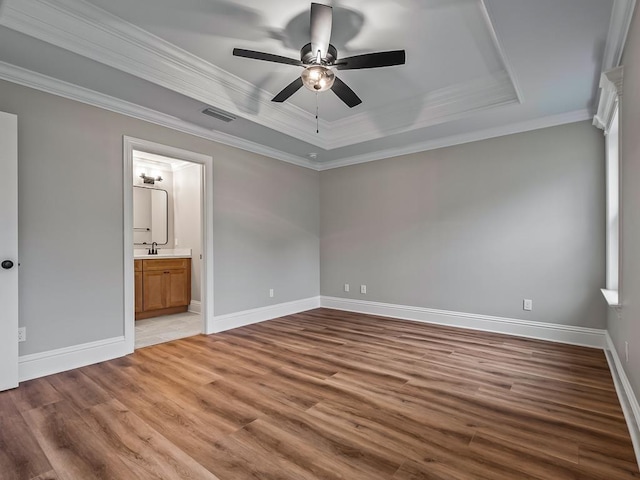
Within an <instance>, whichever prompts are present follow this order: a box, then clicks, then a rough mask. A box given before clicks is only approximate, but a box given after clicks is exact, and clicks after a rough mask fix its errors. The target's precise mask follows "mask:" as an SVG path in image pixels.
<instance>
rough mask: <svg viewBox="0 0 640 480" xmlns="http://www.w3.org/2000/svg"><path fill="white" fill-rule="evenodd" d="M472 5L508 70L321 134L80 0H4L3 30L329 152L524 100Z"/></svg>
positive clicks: (289, 111) (223, 74)
mask: <svg viewBox="0 0 640 480" xmlns="http://www.w3.org/2000/svg"><path fill="white" fill-rule="evenodd" d="M477 3H478V6H479V8H480V11H481V12H483V17H484V22H485V24H486V28H487V29H488V31H489V33H490V35H491V37H492V39H493V44H494V48H495V49H496V53H497V54H498V56H499V57H500V58H501V60H502V63H503V65H504V66H505V71H504V72H500V73H499V74H497V75H496V76H494V77H489V78H486V79H484V80H482V81H480V82H461V83H459V84H457V85H454V86H452V87H447V88H443V89H441V90H438V91H435V92H429V93H427V94H426V95H424V96H423V97H421V98H418V99H416V98H410V99H408V100H406V101H405V102H401V103H398V104H394V105H391V106H387V107H383V108H380V109H377V110H376V111H374V112H372V111H371V110H368V111H366V112H363V113H355V114H353V115H349V116H347V117H345V118H343V119H341V120H339V121H334V122H327V121H321V122H320V123H321V133H320V135H318V134H317V133H316V128H315V116H314V115H312V114H311V113H309V112H306V111H305V110H303V109H301V108H299V107H296V106H294V105H293V104H291V103H286V102H285V103H283V104H277V105H274V104H273V103H272V102H271V101H269V100H268V99H269V98H270V97H271V95H270V94H269V93H268V92H266V91H264V90H260V89H256V86H255V85H253V84H251V83H249V82H247V81H245V80H243V79H241V78H239V77H237V76H235V75H232V74H231V73H229V72H227V71H225V70H223V69H221V68H219V67H217V66H215V65H213V64H211V63H208V62H206V61H204V60H202V59H201V58H199V57H197V56H195V55H193V54H191V53H189V52H187V51H185V50H183V49H181V48H179V47H177V46H175V45H173V44H171V43H169V42H167V41H166V40H163V39H161V38H159V37H157V36H155V35H153V34H151V33H149V32H147V31H146V30H143V29H142V28H139V27H137V26H135V25H133V24H131V23H128V22H126V21H124V20H123V19H121V18H119V17H117V16H115V15H112V14H110V13H108V12H106V11H104V10H102V9H100V8H98V7H96V6H95V5H92V4H90V3H87V2H86V1H84V0H4V2H3V7H4V8H3V11H2V15H1V16H0V25H4V26H6V27H8V28H11V29H14V30H17V31H19V32H22V33H24V34H27V35H30V36H33V37H35V38H38V39H40V40H42V41H45V42H47V43H50V44H52V45H56V46H58V47H60V48H64V49H66V50H69V51H71V52H74V53H76V54H78V55H82V56H84V57H87V58H90V59H92V60H95V61H97V62H100V63H103V64H105V65H109V66H111V67H113V68H116V69H118V70H120V71H123V72H126V73H129V74H131V75H134V76H136V77H138V78H142V79H144V80H147V81H149V82H152V83H154V84H157V85H160V86H162V87H164V88H168V89H170V90H172V91H175V92H178V93H180V94H183V95H185V96H188V97H190V98H193V99H196V100H198V101H201V102H203V103H205V104H207V105H213V106H216V107H218V108H222V109H223V110H225V111H228V112H230V113H232V114H234V115H237V116H239V117H242V118H245V119H248V120H250V121H252V122H255V123H257V124H260V125H263V126H266V127H268V128H271V129H274V130H276V131H279V132H281V133H284V134H286V135H289V136H291V137H294V138H297V139H299V140H302V141H305V142H307V143H309V144H311V145H314V146H316V147H319V148H321V149H324V150H333V149H336V148H341V147H344V146H348V145H353V144H356V143H361V142H365V141H368V140H373V139H376V138H382V137H384V136H387V135H392V134H397V133H402V132H406V131H411V130H416V129H420V128H424V127H427V126H431V125H436V124H440V123H444V122H447V121H451V120H453V119H456V118H460V117H461V116H462V115H464V114H467V113H472V112H476V111H478V110H482V109H486V108H490V107H495V106H500V105H505V104H508V103H513V102H517V101H521V98H522V95H521V93H520V91H519V87H518V85H517V82H516V81H515V80H514V79H515V77H514V76H513V73H512V70H511V68H510V66H509V62H508V60H507V59H506V57H505V55H504V51H503V49H502V47H501V46H500V42H499V40H498V36H497V34H496V32H495V29H494V28H493V25H492V22H491V18H490V16H489V14H488V11H487V10H486V6H485V4H484V1H483V0H477ZM247 99H249V100H250V101H252V102H257V103H258V105H259V108H258V109H257V111H258V112H259V113H258V114H253V113H250V112H247V111H245V110H243V109H242V108H241V106H240V105H241V102H242V103H244V102H246V101H247ZM417 105H421V106H422V108H421V110H420V111H419V112H418V113H417V118H413V119H411V120H407V115H406V112H412V111H415V110H416V106H417ZM376 119H378V121H377V122H376ZM380 119H383V120H384V121H383V122H380ZM381 123H383V124H384V126H383V127H381V126H380V125H381Z"/></svg>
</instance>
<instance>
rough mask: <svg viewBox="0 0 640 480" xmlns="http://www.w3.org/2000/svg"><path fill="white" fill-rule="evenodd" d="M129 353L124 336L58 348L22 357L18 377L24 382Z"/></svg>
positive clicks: (19, 361)
mask: <svg viewBox="0 0 640 480" xmlns="http://www.w3.org/2000/svg"><path fill="white" fill-rule="evenodd" d="M129 353H131V352H130V351H129V350H128V349H127V346H126V343H125V341H124V337H123V336H122V337H115V338H109V339H106V340H99V341H97V342H90V343H83V344H81V345H74V346H72V347H65V348H58V349H56V350H50V351H47V352H42V353H33V354H30V355H22V356H21V357H20V358H19V359H18V375H19V378H20V381H21V382H24V381H26V380H31V379H33V378H39V377H44V376H47V375H52V374H54V373H60V372H65V371H67V370H72V369H74V368H80V367H84V366H86V365H91V364H93V363H98V362H104V361H105V360H111V359H114V358H118V357H123V356H125V355H128V354H129Z"/></svg>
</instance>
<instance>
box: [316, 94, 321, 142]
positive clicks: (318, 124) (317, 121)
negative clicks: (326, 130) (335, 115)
mask: <svg viewBox="0 0 640 480" xmlns="http://www.w3.org/2000/svg"><path fill="white" fill-rule="evenodd" d="M316 133H320V120H319V119H318V92H316Z"/></svg>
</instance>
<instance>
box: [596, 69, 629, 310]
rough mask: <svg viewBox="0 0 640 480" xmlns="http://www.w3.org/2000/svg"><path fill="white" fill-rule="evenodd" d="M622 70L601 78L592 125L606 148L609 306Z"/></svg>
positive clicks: (615, 287)
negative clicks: (601, 136) (596, 109)
mask: <svg viewBox="0 0 640 480" xmlns="http://www.w3.org/2000/svg"><path fill="white" fill-rule="evenodd" d="M622 74H623V69H622V67H617V68H614V69H612V70H609V71H607V72H604V73H603V74H602V77H601V79H600V88H601V89H602V90H601V92H600V102H599V104H598V113H597V114H596V116H595V118H594V120H593V123H594V125H596V126H597V127H599V128H602V129H603V130H604V134H605V136H606V138H605V145H606V175H607V179H606V182H607V183H606V186H607V208H606V216H607V218H606V230H607V232H606V238H607V250H606V255H607V256H606V260H607V262H606V265H607V267H606V268H607V277H606V285H605V288H603V289H602V293H603V294H604V297H605V298H606V300H607V303H609V305H618V304H619V291H620V125H619V118H620V99H621V97H622Z"/></svg>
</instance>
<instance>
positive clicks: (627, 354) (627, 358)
mask: <svg viewBox="0 0 640 480" xmlns="http://www.w3.org/2000/svg"><path fill="white" fill-rule="evenodd" d="M624 359H625V362H627V363H629V342H624Z"/></svg>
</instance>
